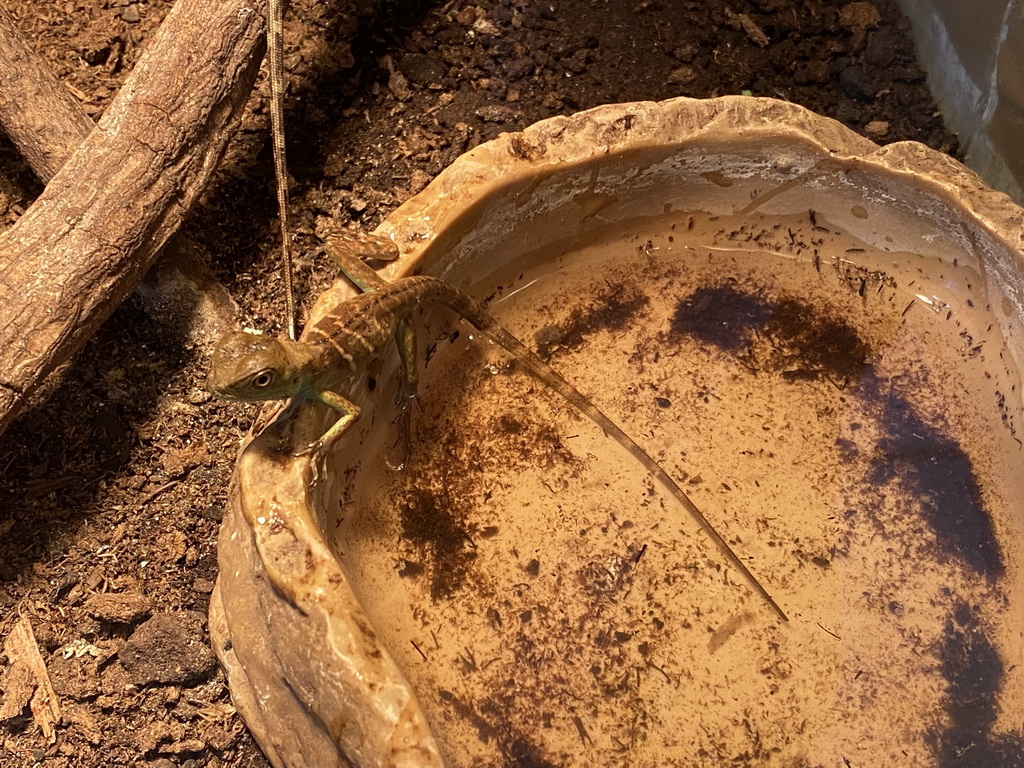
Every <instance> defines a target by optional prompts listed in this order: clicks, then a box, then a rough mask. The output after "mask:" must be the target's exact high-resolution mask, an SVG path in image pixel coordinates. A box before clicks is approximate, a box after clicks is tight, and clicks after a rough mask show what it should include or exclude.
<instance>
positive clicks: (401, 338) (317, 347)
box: [207, 236, 789, 621]
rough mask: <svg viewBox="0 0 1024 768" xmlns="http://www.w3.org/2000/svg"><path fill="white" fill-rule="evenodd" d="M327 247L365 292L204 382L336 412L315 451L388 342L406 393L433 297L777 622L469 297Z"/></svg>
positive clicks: (337, 430)
mask: <svg viewBox="0 0 1024 768" xmlns="http://www.w3.org/2000/svg"><path fill="white" fill-rule="evenodd" d="M325 242H326V244H327V247H328V251H329V252H330V253H331V255H332V256H333V257H334V259H335V260H336V261H337V262H338V265H339V266H340V267H341V270H342V272H343V273H344V274H345V275H346V276H347V277H348V278H349V279H350V280H351V281H352V282H353V283H354V284H355V285H356V286H357V287H358V288H359V289H361V290H362V291H364V292H363V293H361V294H359V295H357V296H355V297H353V298H351V299H348V300H347V301H343V302H341V303H340V304H338V305H337V306H336V307H334V309H333V310H332V311H330V312H328V313H327V314H326V315H325V316H324V317H323V318H321V319H320V320H319V321H317V322H316V323H315V324H313V325H312V326H310V327H309V328H307V329H306V331H305V333H304V335H303V340H301V341H294V340H292V339H288V338H277V337H271V336H265V335H257V334H253V333H248V332H245V331H235V332H231V333H229V334H228V335H226V336H225V337H224V338H223V339H222V340H221V341H220V342H219V343H218V345H217V347H216V348H215V350H214V354H213V358H212V362H211V366H210V373H209V377H208V379H207V385H208V388H209V389H210V391H211V392H213V393H214V394H216V395H219V396H220V397H222V398H225V399H229V400H243V401H261V400H284V399H287V398H292V397H296V396H301V397H305V398H308V399H310V400H314V401H317V402H320V403H323V404H324V405H326V406H328V407H330V408H332V409H334V410H335V411H337V412H338V413H339V414H340V416H339V418H338V420H337V421H336V422H335V423H334V424H333V425H331V426H330V427H329V428H328V429H327V430H326V431H325V432H324V434H323V435H321V437H320V438H319V439H318V440H317V441H316V442H314V443H312V444H311V445H309V446H308V447H307V448H306V450H305V451H303V453H305V452H312V453H314V454H321V455H322V452H323V451H325V450H326V449H328V448H330V447H331V446H332V445H333V444H334V443H335V442H336V441H337V440H338V439H339V438H340V437H341V436H342V435H344V434H345V432H346V431H347V430H348V428H349V427H350V426H351V425H352V424H353V423H354V422H355V420H356V419H358V418H359V415H360V410H359V407H358V406H357V405H355V403H353V402H351V401H350V400H349V399H348V398H346V397H345V396H344V395H343V394H341V393H340V392H339V391H338V390H339V389H342V388H343V387H344V386H345V385H347V384H350V383H351V382H353V381H354V380H355V379H356V378H357V377H358V376H359V375H360V374H361V373H362V372H363V371H365V370H366V368H367V367H368V366H369V364H370V363H371V362H372V361H374V360H376V359H377V358H379V357H381V356H382V355H383V354H384V353H385V352H386V351H387V350H388V349H389V348H390V344H391V341H392V338H394V339H395V341H396V342H397V346H398V351H399V356H400V359H401V362H402V369H403V381H404V383H403V390H404V391H406V392H408V390H409V389H410V388H414V387H415V383H416V373H415V368H416V366H415V362H414V357H415V349H414V348H415V337H414V334H413V331H412V328H411V325H410V324H409V316H410V314H411V313H412V312H413V310H414V309H416V308H417V307H419V306H421V305H429V304H439V305H441V306H444V307H447V308H448V309H450V310H452V311H454V312H455V313H457V314H458V315H459V316H461V317H462V318H463V319H465V320H466V321H468V322H469V323H470V324H471V325H472V326H473V327H475V328H476V329H477V330H478V331H479V332H480V333H482V334H483V335H484V336H486V337H487V338H489V339H490V340H491V341H492V342H494V343H495V344H497V345H498V346H500V347H501V348H502V349H504V350H505V351H506V352H507V353H508V354H509V355H511V356H512V358H514V359H515V361H516V362H517V363H518V364H519V365H521V366H522V367H523V368H524V369H525V370H526V371H527V372H529V374H530V375H531V376H533V377H534V378H535V379H536V380H537V381H539V382H540V383H542V384H543V385H545V386H547V387H549V388H550V389H552V390H553V391H554V392H556V393H557V394H558V395H560V396H561V397H562V398H563V399H564V400H566V401H567V402H568V403H569V404H570V405H571V406H572V407H573V408H575V409H577V410H578V411H579V412H580V413H582V414H584V415H585V416H587V417H588V418H589V419H590V420H591V421H593V422H594V423H595V424H597V426H598V427H600V428H601V429H602V430H603V431H604V433H605V434H606V435H608V436H609V437H611V438H612V439H614V440H615V441H616V442H618V443H619V444H620V445H621V446H622V447H623V448H625V449H626V451H628V452H629V453H630V455H631V456H632V457H633V458H634V459H635V460H636V461H637V462H639V463H640V464H641V465H642V466H643V467H644V469H646V470H647V472H648V473H649V474H650V475H651V476H652V477H653V478H654V479H655V480H656V481H657V482H658V483H659V484H660V485H661V486H662V487H663V488H665V489H666V490H667V491H668V492H669V494H670V495H671V496H672V497H673V498H674V499H675V500H676V501H677V502H678V503H679V504H680V505H681V506H682V507H683V508H684V509H686V511H687V512H688V513H689V514H690V516H691V517H692V518H693V519H694V520H695V521H696V522H697V524H698V525H699V526H700V528H701V529H702V530H703V531H704V533H705V534H706V535H707V536H708V537H709V538H710V539H711V541H712V542H713V543H714V544H715V546H716V547H717V548H718V550H719V551H720V552H721V554H722V555H723V556H724V557H725V559H726V560H727V561H728V562H729V563H730V564H731V565H732V566H733V567H734V568H735V569H736V570H738V571H739V572H740V574H742V576H743V578H744V579H745V580H746V581H747V583H748V584H749V585H750V586H751V587H752V588H753V589H754V591H755V592H757V594H759V595H760V596H761V597H762V598H763V599H764V600H765V601H766V602H767V603H768V605H769V606H771V608H772V610H773V611H775V613H776V614H777V615H778V616H779V618H781V619H782V620H783V621H788V620H789V619H788V617H787V616H786V614H785V612H784V611H783V610H782V608H781V607H779V605H778V603H776V602H775V600H774V599H773V598H772V596H771V595H770V594H769V593H768V591H767V590H766V589H765V588H764V586H763V585H762V584H761V582H760V581H758V579H757V578H756V577H755V576H754V574H753V573H751V571H750V570H749V569H748V568H747V566H746V565H745V564H744V563H743V561H742V560H741V559H740V558H739V556H738V555H737V554H736V553H735V551H733V549H732V547H730V546H729V544H728V542H726V540H725V539H724V538H723V537H722V536H721V534H719V533H718V531H717V530H716V529H715V528H714V526H712V525H711V523H710V521H708V519H707V518H706V517H705V516H704V514H703V513H702V512H701V511H700V509H699V508H698V507H697V505H696V504H694V503H693V501H692V500H691V499H690V497H689V496H688V495H687V494H686V493H685V492H684V491H683V489H682V488H680V487H679V485H678V484H677V483H676V482H675V480H673V479H672V477H671V476H670V475H669V474H668V473H667V472H666V471H665V470H664V469H663V468H662V466H661V465H660V464H658V462H657V461H655V460H654V458H652V457H651V455H650V454H649V453H647V451H645V450H644V449H643V448H642V447H641V446H640V445H639V444H638V443H637V442H636V441H635V440H633V438H631V437H630V436H629V435H628V434H627V433H626V432H625V430H623V429H622V428H621V427H620V426H619V425H618V424H616V423H615V422H614V421H613V420H612V419H611V418H610V417H609V416H607V415H606V414H605V413H604V411H602V410H600V409H599V408H598V407H597V406H596V405H595V404H594V403H593V402H592V401H591V400H590V399H589V398H587V397H586V396H584V395H583V394H582V393H581V392H580V391H579V390H578V389H576V387H574V386H573V385H572V384H571V383H569V381H568V380H567V379H565V378H564V377H563V376H562V375H561V374H560V373H558V372H557V371H556V370H555V369H554V368H552V367H551V366H550V365H549V364H548V363H546V362H545V361H544V360H543V359H542V358H541V357H540V356H539V355H538V354H537V353H536V352H534V351H533V350H531V349H530V348H529V347H528V346H526V345H525V344H524V343H523V342H521V341H520V340H519V339H518V338H517V337H516V336H515V335H513V334H512V333H511V332H510V331H509V330H507V329H506V328H505V327H504V326H503V325H501V323H500V322H499V321H498V320H497V319H496V318H495V317H494V316H493V315H491V314H490V313H489V312H487V310H486V309H484V307H483V306H482V305H480V304H479V303H477V302H476V301H475V300H474V299H473V298H472V297H470V296H469V295H468V294H466V293H463V292H462V291H460V290H459V289H457V288H455V287H454V286H452V285H449V284H448V283H446V282H444V281H443V280H440V279H439V278H436V277H431V276H427V275H418V276H414V277H404V278H401V279H398V280H394V281H388V280H385V279H384V278H383V277H381V276H380V275H378V274H377V273H376V272H375V271H374V270H373V269H371V268H370V267H369V266H368V265H367V264H364V263H363V262H362V261H361V260H360V259H359V257H358V256H357V255H355V253H353V251H352V249H351V246H349V245H348V244H347V243H345V242H344V241H342V240H339V239H332V238H331V237H330V236H328V237H327V238H326V240H325Z"/></svg>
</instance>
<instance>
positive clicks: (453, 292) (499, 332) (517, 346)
mask: <svg viewBox="0 0 1024 768" xmlns="http://www.w3.org/2000/svg"><path fill="white" fill-rule="evenodd" d="M420 279H423V278H420ZM431 282H433V280H431ZM433 288H434V290H433V291H432V293H433V294H434V295H433V298H434V299H435V300H436V301H438V302H439V303H441V304H444V305H445V306H447V307H448V308H449V309H452V310H454V311H456V312H458V313H459V314H460V315H462V316H463V317H464V318H465V319H466V320H468V321H469V322H470V323H471V324H472V325H473V326H474V327H475V328H476V329H477V330H479V331H480V332H481V333H483V334H484V335H486V336H487V337H488V338H490V339H491V340H492V341H493V342H494V343H496V344H498V345H499V346H501V347H502V348H504V349H505V350H506V351H507V352H508V353H509V354H511V355H512V356H513V357H514V358H515V359H516V361H517V362H518V363H520V364H521V365H522V366H524V367H525V368H526V369H527V370H529V371H530V372H531V373H532V374H533V375H534V376H536V377H537V379H538V380H540V381H542V382H544V383H545V384H547V385H548V386H549V387H551V388H552V389H553V390H555V391H556V392H557V393H558V394H559V395H561V396H562V397H563V398H564V399H565V400H566V401H568V402H569V404H570V405H572V406H573V407H574V408H577V409H578V410H580V411H581V412H582V413H584V414H586V415H587V416H588V417H589V418H590V420H591V421H593V422H594V423H595V424H597V426H599V427H600V428H601V429H602V430H604V432H605V434H606V435H608V436H609V437H611V438H613V439H614V440H615V441H616V442H617V443H619V445H621V446H622V447H623V448H625V449H626V450H627V451H629V453H630V455H631V456H632V457H633V458H634V459H636V460H637V461H638V462H640V464H642V465H643V467H644V469H646V470H647V471H648V472H649V473H650V474H651V475H652V476H653V477H654V478H655V479H656V480H657V481H658V482H659V483H661V485H662V486H663V487H664V488H665V489H666V490H667V491H668V492H669V494H670V495H671V496H672V497H673V498H674V499H675V500H676V501H678V502H679V503H680V504H681V505H682V506H683V508H684V509H686V511H687V512H689V513H690V516H691V517H692V518H693V519H694V520H696V521H697V524H698V525H699V526H700V527H701V529H702V530H703V531H704V533H706V534H707V536H708V537H709V538H710V539H711V541H712V542H713V543H714V544H715V546H716V547H717V548H718V550H719V551H720V552H721V553H722V555H723V556H724V557H725V559H726V560H728V561H729V563H731V564H732V566H733V567H734V568H736V570H738V571H739V572H740V573H741V574H742V575H743V578H744V579H746V581H747V583H748V584H749V585H750V586H751V587H752V588H753V589H754V591H755V592H757V593H758V594H759V595H760V596H761V597H762V598H764V600H765V601H766V602H767V603H768V605H770V606H771V607H772V610H774V611H775V613H776V614H778V616H779V618H781V619H782V620H783V621H789V617H788V616H786V613H785V612H784V611H783V610H782V608H780V607H779V604H778V603H776V602H775V600H774V598H772V596H771V595H770V594H769V593H768V590H766V589H765V588H764V586H762V584H761V582H760V581H758V580H757V577H756V576H754V574H753V573H751V572H750V570H749V569H748V568H747V566H746V565H744V563H743V561H742V560H740V558H739V556H738V555H737V554H736V553H735V552H734V551H733V549H732V547H730V546H729V543H728V542H727V541H726V540H725V539H724V538H722V536H721V534H719V533H718V531H716V530H715V528H714V526H713V525H711V523H710V522H709V521H708V519H707V518H706V517H705V516H704V513H703V512H701V511H700V509H699V508H698V507H697V505H696V504H694V503H693V501H692V500H691V499H690V497H689V496H687V495H686V492H685V491H683V489H682V488H680V487H679V485H678V484H677V483H676V481H675V480H673V479H672V478H671V477H670V476H669V474H668V473H667V472H666V471H665V470H664V469H662V467H661V465H660V464H658V462H657V461H655V460H654V459H653V458H652V457H651V456H650V454H648V453H647V451H645V450H644V449H643V448H642V447H641V446H640V445H639V444H638V443H637V442H636V441H635V440H633V438H631V437H630V436H629V435H628V434H626V433H625V432H624V431H623V430H622V428H621V427H619V425H618V424H616V423H615V422H614V421H612V420H611V419H610V418H609V417H608V416H606V415H605V414H604V412H603V411H601V410H600V409H599V408H598V407H597V406H596V405H594V404H593V403H592V402H591V401H590V400H589V399H588V398H587V397H585V396H584V395H583V394H582V393H581V392H580V391H579V390H578V389H576V387H574V386H573V385H572V384H570V383H569V382H568V381H567V380H566V379H565V378H563V377H562V375H561V374H560V373H558V372H557V371H556V370H555V369H554V368H552V367H551V366H550V365H548V364H547V363H545V362H544V361H543V360H542V359H541V358H540V356H539V355H537V353H536V352H534V351H533V350H532V349H530V348H529V347H527V346H526V345H525V344H523V343H522V342H521V341H519V339H517V338H516V337H515V336H513V335H512V334H511V333H509V332H508V331H507V330H505V328H504V327H502V325H501V324H500V323H498V321H497V320H496V319H495V318H494V317H492V316H491V315H490V314H489V313H488V312H487V311H486V310H485V309H484V308H483V307H482V306H480V305H479V304H478V303H477V302H475V301H474V300H473V299H471V298H470V297H469V296H467V295H466V294H464V293H462V292H461V291H459V290H458V289H456V288H453V287H452V286H450V285H448V284H447V283H445V282H443V281H441V280H437V281H436V284H435V285H434V286H433Z"/></svg>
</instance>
